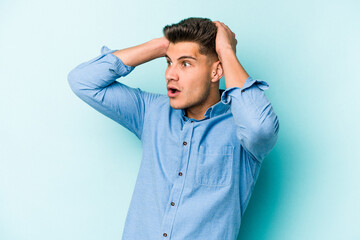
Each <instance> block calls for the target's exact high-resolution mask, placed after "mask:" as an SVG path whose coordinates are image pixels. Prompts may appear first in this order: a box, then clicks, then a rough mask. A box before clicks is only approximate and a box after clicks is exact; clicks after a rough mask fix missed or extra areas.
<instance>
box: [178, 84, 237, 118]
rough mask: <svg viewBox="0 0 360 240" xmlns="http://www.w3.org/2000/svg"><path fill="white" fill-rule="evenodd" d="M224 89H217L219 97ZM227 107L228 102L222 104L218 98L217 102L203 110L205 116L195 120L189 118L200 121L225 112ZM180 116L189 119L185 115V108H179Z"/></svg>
mask: <svg viewBox="0 0 360 240" xmlns="http://www.w3.org/2000/svg"><path fill="white" fill-rule="evenodd" d="M224 91H225V90H224V89H219V93H220V99H221V96H222V94H223V92H224ZM229 107H230V105H229V104H224V103H223V102H222V101H221V100H220V101H219V102H217V103H215V104H214V105H212V106H211V107H209V108H208V109H207V110H206V111H205V114H204V117H205V118H203V119H201V120H196V119H193V118H191V120H193V121H202V120H205V119H208V118H212V117H216V116H218V115H221V114H223V113H225V112H226V111H227V110H228V109H229ZM181 116H182V118H183V119H184V120H185V121H187V120H189V119H190V118H189V117H187V116H185V110H184V109H181Z"/></svg>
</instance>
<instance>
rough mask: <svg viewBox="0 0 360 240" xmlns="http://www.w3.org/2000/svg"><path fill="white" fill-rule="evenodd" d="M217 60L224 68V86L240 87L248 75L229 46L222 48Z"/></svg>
mask: <svg viewBox="0 0 360 240" xmlns="http://www.w3.org/2000/svg"><path fill="white" fill-rule="evenodd" d="M219 60H220V62H221V64H222V67H223V70H224V77H225V85H226V88H231V87H239V88H241V87H242V86H243V85H244V83H245V81H246V79H247V78H248V77H249V75H248V74H247V72H246V71H245V69H244V68H243V67H242V65H241V64H240V62H239V60H238V59H237V57H236V54H235V53H234V51H233V50H232V49H231V47H229V48H226V49H224V50H222V52H221V53H220V54H219Z"/></svg>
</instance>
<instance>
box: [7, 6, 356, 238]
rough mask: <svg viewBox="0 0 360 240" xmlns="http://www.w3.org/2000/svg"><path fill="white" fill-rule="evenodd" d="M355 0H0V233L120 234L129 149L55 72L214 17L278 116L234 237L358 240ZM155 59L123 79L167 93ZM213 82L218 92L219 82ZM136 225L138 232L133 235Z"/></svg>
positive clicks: (132, 150) (124, 136) (129, 140)
mask: <svg viewBox="0 0 360 240" xmlns="http://www.w3.org/2000/svg"><path fill="white" fill-rule="evenodd" d="M359 7H360V4H359V1H355V0H354V1H351V0H347V1H340V0H338V1H331V0H328V1H325V0H315V1H313V0H312V1H310V0H303V1H287V0H275V1H253V0H252V1H250V0H243V1H227V0H223V1H209V0H207V1H204V0H203V1H190V0H183V1H135V0H133V1H131V2H130V1H114V0H104V1H93V0H87V1H74V0H72V1H70V0H62V1H59V0H58V1H45V0H42V1H34V0H28V1H25V0H24V1H20V0H12V1H4V0H3V1H1V2H0V53H1V54H0V81H1V85H0V89H1V93H0V114H1V115H0V239H1V240H30V239H31V240H32V239H34V240H35V239H36V240H45V239H46V240H48V239H52V240H58V239H59V240H60V239H69V240H75V239H76V240H79V239H86V240H92V239H94V240H95V239H96V240H98V239H102V240H105V239H109V240H110V239H120V237H121V234H122V231H123V226H124V222H125V218H126V214H127V210H128V207H129V203H130V200H131V195H132V191H133V188H134V185H135V180H136V177H137V172H138V169H139V166H140V161H141V143H140V141H139V140H138V139H137V138H136V137H135V135H132V134H131V133H130V132H129V131H128V130H126V129H125V128H124V127H122V126H121V125H119V124H117V123H115V122H114V121H112V120H111V119H109V118H107V117H105V116H104V115H101V114H99V113H98V112H97V111H96V110H94V109H92V108H91V107H90V106H88V105H86V104H85V103H84V102H82V101H81V100H80V99H79V98H77V97H76V96H75V94H74V93H73V92H72V91H71V89H70V87H69V85H68V82H67V74H68V73H69V71H70V70H71V69H73V68H74V67H75V66H76V65H78V64H80V63H82V62H84V61H88V60H90V59H91V58H94V57H96V56H98V55H99V54H100V49H101V47H102V46H103V45H106V46H108V47H109V48H110V49H122V48H126V47H130V46H135V45H138V44H141V43H143V42H146V41H149V40H150V39H152V38H157V37H161V36H162V28H163V27H164V26H165V25H167V24H171V23H176V22H178V21H180V20H181V19H183V18H187V17H208V18H210V19H212V20H213V21H215V20H219V21H222V22H224V23H225V24H226V25H228V26H229V28H230V29H231V30H232V31H233V32H235V34H236V38H237V40H238V45H237V56H238V58H239V60H240V62H241V63H242V65H243V66H244V68H245V69H246V70H247V72H248V73H249V74H250V75H251V76H252V77H254V78H258V79H261V80H265V81H267V82H268V83H269V84H270V88H269V89H268V90H267V91H266V94H267V96H268V97H269V99H270V100H271V102H272V104H273V107H274V110H275V112H276V113H277V114H278V116H279V119H280V132H279V139H278V142H277V145H276V146H275V148H274V149H273V151H272V152H271V153H270V155H269V156H268V157H267V158H266V159H265V161H264V163H263V166H262V169H261V172H260V175H259V179H258V182H257V184H256V187H255V190H254V193H253V196H252V198H251V200H250V204H249V206H248V208H247V210H246V212H245V215H244V217H243V222H242V226H241V230H240V235H239V239H242V240H243V239H247V240H251V239H261V240H283V239H284V240H295V239H296V240H298V239H299V240H304V239H341V240H344V239H346V240H355V239H360V228H359V223H360V221H359V214H360V204H359V202H360V188H359V183H360V171H359V170H360V164H359V160H360V154H359V143H360V141H359V134H360V127H359V123H358V122H359V120H358V118H359V116H360V110H359V109H360V108H359V106H360V98H359V94H358V91H359V87H360V83H359V81H360V79H359V76H358V69H359V67H358V65H359V62H360V61H359V60H360V59H359V56H360V47H359V46H360V45H359V42H360V41H359V40H360V30H359V29H360V28H359V22H360V21H359V20H360V17H359V12H360V11H359V10H360V8H359ZM165 69H166V61H165V59H156V60H153V61H151V62H148V63H145V64H143V65H140V66H138V67H137V68H136V69H135V70H134V71H133V72H132V73H131V74H129V75H128V76H127V77H125V78H120V79H119V81H122V82H124V83H126V84H128V85H129V86H132V87H140V88H141V89H143V90H146V91H152V92H160V93H164V94H165V93H166V87H165V86H166V85H165V76H164V73H165ZM223 80H224V79H222V87H224V81H223ZM139 231H141V230H140V229H139Z"/></svg>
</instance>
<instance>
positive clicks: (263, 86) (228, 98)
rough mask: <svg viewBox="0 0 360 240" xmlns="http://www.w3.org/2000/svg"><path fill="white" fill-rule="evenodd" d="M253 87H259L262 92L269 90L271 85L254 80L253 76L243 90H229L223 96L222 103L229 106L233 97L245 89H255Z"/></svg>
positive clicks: (237, 88)
mask: <svg viewBox="0 0 360 240" xmlns="http://www.w3.org/2000/svg"><path fill="white" fill-rule="evenodd" d="M253 86H257V87H259V88H260V89H262V90H266V89H268V88H269V84H268V83H267V82H265V81H262V80H258V79H253V78H252V77H251V76H249V77H248V78H247V79H246V81H245V83H244V85H243V86H242V87H241V88H239V87H231V88H227V89H226V90H225V91H224V92H223V93H222V94H221V102H222V103H224V104H229V103H230V101H231V95H233V94H235V95H236V94H241V93H243V92H244V91H245V89H247V88H250V87H253Z"/></svg>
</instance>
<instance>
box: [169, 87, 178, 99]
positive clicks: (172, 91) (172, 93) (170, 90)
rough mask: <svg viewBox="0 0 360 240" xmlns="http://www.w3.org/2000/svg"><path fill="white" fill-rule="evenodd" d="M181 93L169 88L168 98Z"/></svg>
mask: <svg viewBox="0 0 360 240" xmlns="http://www.w3.org/2000/svg"><path fill="white" fill-rule="evenodd" d="M179 93H180V91H179V90H177V89H176V88H168V96H169V97H175V96H177V95H178V94H179Z"/></svg>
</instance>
